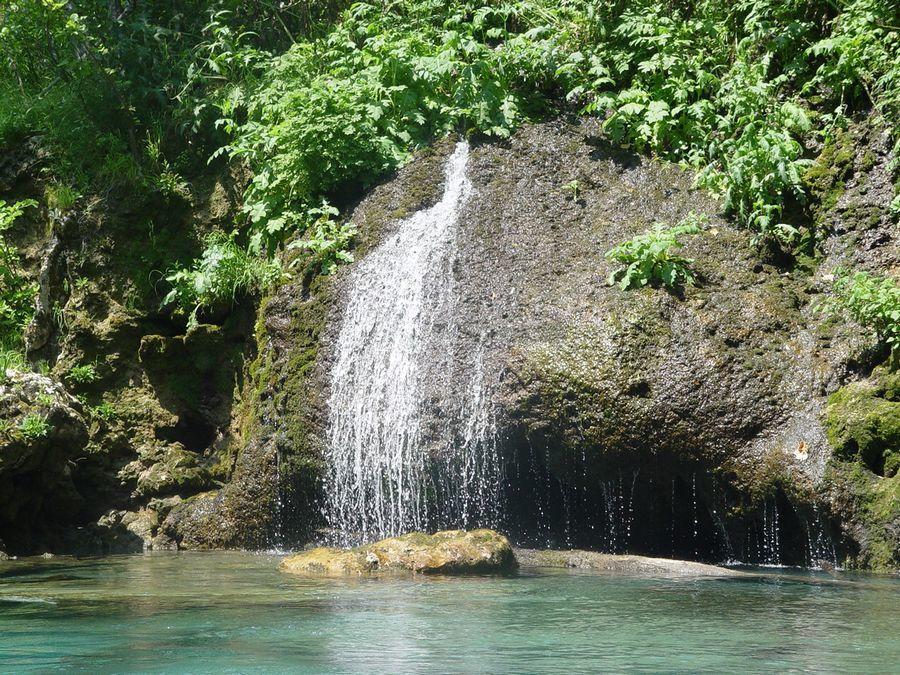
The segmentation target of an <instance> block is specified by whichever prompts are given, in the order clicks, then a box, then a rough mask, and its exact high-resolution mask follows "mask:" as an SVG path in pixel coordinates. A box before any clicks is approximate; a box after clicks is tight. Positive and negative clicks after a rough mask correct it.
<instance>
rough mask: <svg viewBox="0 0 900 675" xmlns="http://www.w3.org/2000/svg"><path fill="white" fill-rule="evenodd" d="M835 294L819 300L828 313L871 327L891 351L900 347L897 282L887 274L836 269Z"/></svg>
mask: <svg viewBox="0 0 900 675" xmlns="http://www.w3.org/2000/svg"><path fill="white" fill-rule="evenodd" d="M833 293H834V295H833V296H831V297H830V298H828V299H827V300H825V301H824V302H823V303H821V305H820V308H821V309H822V310H823V311H825V312H827V313H830V314H837V315H841V316H845V317H848V318H849V319H851V320H852V321H855V322H856V323H858V324H859V325H860V326H863V327H864V328H868V329H870V330H872V331H873V332H874V333H875V335H876V336H877V337H878V339H879V341H881V342H882V343H884V344H885V345H887V346H888V348H889V349H890V350H891V351H892V352H897V351H900V285H898V284H897V282H896V281H895V280H894V279H892V278H890V277H882V276H878V275H875V274H869V273H868V272H855V273H850V272H847V271H843V270H838V272H837V275H836V278H835V281H834V288H833Z"/></svg>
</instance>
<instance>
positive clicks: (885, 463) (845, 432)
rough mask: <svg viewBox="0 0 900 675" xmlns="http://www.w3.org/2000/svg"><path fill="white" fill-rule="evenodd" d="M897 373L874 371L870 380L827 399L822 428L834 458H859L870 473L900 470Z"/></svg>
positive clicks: (888, 475) (885, 474) (853, 385)
mask: <svg viewBox="0 0 900 675" xmlns="http://www.w3.org/2000/svg"><path fill="white" fill-rule="evenodd" d="M898 381H900V373H897V372H893V373H892V372H888V371H887V370H886V369H885V368H882V369H881V371H877V372H876V374H875V375H874V376H873V378H872V379H871V380H868V381H862V382H854V383H851V384H848V385H846V386H844V387H842V388H841V389H839V390H838V391H836V392H835V393H834V394H832V395H831V397H830V398H829V399H828V408H827V412H826V418H825V427H826V430H827V434H828V441H829V443H830V444H831V445H832V447H833V448H834V450H835V453H836V455H837V457H839V458H840V459H844V460H851V461H852V460H854V459H859V460H860V461H862V462H863V463H864V464H865V465H866V467H868V468H869V469H870V470H871V471H872V472H873V473H875V474H877V475H882V476H887V477H890V476H893V475H895V474H896V473H897V470H898V468H900V400H897V392H898V386H897V383H898Z"/></svg>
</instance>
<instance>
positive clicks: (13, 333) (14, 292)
mask: <svg viewBox="0 0 900 675" xmlns="http://www.w3.org/2000/svg"><path fill="white" fill-rule="evenodd" d="M32 206H37V202H35V201H34V200H31V199H26V200H24V201H19V202H14V203H12V204H7V203H6V202H5V201H3V200H2V199H0V348H2V349H12V348H18V347H19V346H20V345H21V342H22V331H23V330H24V329H25V326H26V325H27V324H28V322H29V321H30V320H31V316H32V315H33V314H34V296H35V294H36V293H37V286H36V285H35V284H34V283H32V282H30V281H28V280H27V279H26V278H25V276H24V275H23V274H22V270H21V268H20V266H19V253H18V251H17V250H16V249H15V247H14V246H12V245H11V244H9V243H8V242H7V241H6V238H5V236H4V234H5V232H6V231H7V230H8V229H9V228H11V227H12V225H13V223H14V222H15V221H16V220H17V219H18V218H19V217H20V216H21V215H22V214H23V213H24V212H25V210H26V209H27V208H29V207H32Z"/></svg>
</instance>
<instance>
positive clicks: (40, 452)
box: [0, 370, 88, 550]
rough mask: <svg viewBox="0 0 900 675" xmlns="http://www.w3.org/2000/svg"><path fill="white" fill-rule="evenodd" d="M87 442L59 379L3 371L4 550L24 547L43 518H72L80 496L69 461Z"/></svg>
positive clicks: (0, 490) (0, 466) (0, 488)
mask: <svg viewBox="0 0 900 675" xmlns="http://www.w3.org/2000/svg"><path fill="white" fill-rule="evenodd" d="M87 441H88V430H87V426H86V424H85V420H84V417H83V415H82V406H81V404H80V403H79V402H78V401H77V400H75V399H74V398H73V397H72V396H70V395H69V394H68V393H66V390H65V389H64V388H63V386H62V385H61V384H60V383H59V382H56V381H54V380H52V379H50V378H49V377H45V376H43V375H38V374H36V373H19V372H15V371H11V370H10V371H7V372H6V373H5V376H4V377H3V380H2V381H0V530H2V532H3V534H4V539H5V540H6V543H7V544H8V545H9V547H10V549H9V550H20V549H23V548H26V549H27V547H28V546H29V545H30V543H31V541H32V540H33V539H38V538H39V537H40V535H41V534H42V533H41V532H40V531H39V530H40V527H41V525H42V523H44V522H45V521H47V520H50V521H57V522H59V521H62V522H66V521H68V522H72V521H73V520H74V519H75V518H76V517H77V513H78V510H79V508H80V507H81V505H82V500H81V496H80V495H79V494H78V492H77V491H76V489H75V486H74V484H73V482H72V461H73V460H74V459H75V458H76V457H77V456H79V455H80V454H81V453H82V452H83V451H84V448H85V445H86V443H87ZM36 529H37V530H38V531H36Z"/></svg>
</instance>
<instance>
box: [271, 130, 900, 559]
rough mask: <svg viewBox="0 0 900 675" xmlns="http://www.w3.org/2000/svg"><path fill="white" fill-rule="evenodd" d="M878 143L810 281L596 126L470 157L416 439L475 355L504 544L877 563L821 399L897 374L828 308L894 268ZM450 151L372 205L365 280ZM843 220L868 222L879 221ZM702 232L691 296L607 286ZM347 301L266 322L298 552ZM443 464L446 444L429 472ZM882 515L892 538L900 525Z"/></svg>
mask: <svg viewBox="0 0 900 675" xmlns="http://www.w3.org/2000/svg"><path fill="white" fill-rule="evenodd" d="M883 140H884V139H882V138H881V137H878V138H862V139H860V138H856V139H855V140H853V141H852V142H851V147H852V150H851V152H850V157H851V158H853V157H856V156H860V157H861V156H862V155H863V154H864V153H863V150H862V149H860V148H866V150H865V152H866V153H867V154H866V156H867V158H868V159H867V160H866V161H862V159H859V160H855V159H851V160H849V161H850V163H851V165H850V166H849V167H844V169H842V170H841V173H840V176H839V178H834V177H831V178H829V177H823V176H821V175H818V176H817V177H816V179H817V180H818V181H819V182H818V185H819V187H818V188H817V189H822V190H841V191H843V192H842V196H839V197H834V198H833V199H832V200H831V201H830V205H829V206H825V207H823V210H822V212H820V213H817V214H813V215H812V216H811V217H814V218H817V219H819V220H821V221H823V222H824V220H828V219H829V218H830V219H831V220H830V221H829V222H832V224H833V228H834V229H833V230H832V234H831V235H830V236H828V237H827V239H826V241H824V242H823V243H822V245H821V253H820V255H819V256H818V257H817V258H815V259H808V260H806V259H798V260H794V261H791V260H788V259H785V258H783V257H778V256H775V255H772V254H768V253H766V252H765V251H759V250H756V249H754V247H753V246H752V244H751V241H750V239H751V235H750V233H748V232H746V231H742V230H738V229H735V228H733V227H732V226H730V225H729V223H728V221H727V220H726V219H724V218H723V217H722V215H721V205H720V204H719V203H718V202H717V201H716V200H715V199H714V198H713V197H711V196H710V195H709V194H707V193H705V192H703V191H701V190H698V189H695V188H694V187H693V179H692V176H691V175H690V174H689V173H687V172H684V171H682V170H680V169H679V168H677V167H673V166H670V165H665V164H662V163H657V162H654V161H652V160H649V159H646V158H642V157H639V156H636V155H631V154H627V153H623V152H620V151H618V150H615V149H613V148H611V147H610V146H609V145H608V144H606V142H605V141H603V140H602V138H601V137H600V133H599V129H598V126H597V125H596V124H594V123H592V122H590V121H586V122H581V123H578V124H568V123H564V122H555V123H549V124H543V125H537V126H533V127H529V128H526V129H523V130H521V131H520V132H519V133H517V134H516V135H515V136H514V137H513V138H512V139H510V140H509V142H507V143H504V144H484V145H476V146H474V147H473V148H472V150H471V153H470V162H469V169H468V178H469V180H471V182H472V184H473V186H474V195H473V196H472V197H471V199H469V201H468V202H467V203H466V205H465V206H464V207H463V208H462V212H461V215H460V219H459V222H458V224H457V232H456V235H455V236H456V248H455V252H454V256H455V258H454V260H453V269H454V284H455V289H456V292H457V294H458V298H457V300H456V303H455V305H454V307H453V311H454V312H455V316H454V318H453V321H455V325H456V326H457V327H458V329H457V330H456V333H455V334H454V340H455V342H454V343H453V345H452V347H450V348H449V351H447V349H448V348H447V347H446V344H441V345H437V346H436V350H444V351H443V352H440V353H439V352H438V351H435V353H434V354H433V355H432V356H433V358H432V361H433V362H434V363H438V364H442V365H441V367H440V368H435V369H434V372H433V373H430V374H429V375H428V376H427V379H428V381H427V382H425V383H424V385H423V387H424V391H425V394H424V395H423V398H424V400H426V401H428V402H429V405H430V406H431V411H432V417H433V419H432V420H427V419H426V420H425V421H424V422H423V426H424V427H425V428H431V427H438V426H440V423H441V418H442V416H443V415H445V413H446V411H445V410H443V409H442V407H441V401H442V400H444V399H445V398H446V397H447V396H448V395H449V394H452V393H454V392H456V393H459V392H464V388H465V387H466V382H467V380H466V379H465V378H462V377H456V376H455V375H454V373H457V372H459V373H469V372H471V370H472V369H473V367H474V362H473V359H474V355H475V354H479V355H480V358H481V359H482V364H483V368H484V372H485V378H486V380H488V381H489V383H490V385H489V387H490V394H489V398H490V401H491V405H492V410H491V414H492V420H494V423H495V425H496V430H495V433H496V438H497V442H498V451H497V455H498V458H499V460H498V461H499V462H500V465H501V467H500V471H501V473H502V475H503V481H502V485H503V488H502V489H501V492H500V493H499V494H498V495H497V499H498V502H499V503H501V504H502V507H501V509H500V511H501V512H502V516H501V517H500V520H499V521H498V522H497V523H495V524H496V525H497V526H499V527H500V528H502V529H503V530H504V531H507V532H509V533H510V536H511V537H512V538H513V540H514V541H516V542H517V543H520V544H526V545H535V546H551V547H562V546H580V547H585V548H594V549H600V550H605V551H610V552H623V551H625V550H628V551H635V552H640V553H643V554H647V555H664V556H673V557H682V558H700V559H706V560H723V559H741V560H745V561H749V562H766V563H776V562H779V563H792V564H815V563H816V561H817V560H818V559H820V558H823V559H833V558H834V557H835V555H836V553H837V555H838V557H845V556H851V557H852V556H855V555H857V554H859V555H860V559H861V560H863V561H864V560H865V559H866V556H867V555H868V554H867V553H866V549H867V547H868V544H867V541H868V540H867V539H866V538H865V537H862V536H860V535H859V534H858V532H859V529H858V528H857V529H853V528H844V527H842V525H841V521H842V519H843V518H844V517H846V514H847V512H846V511H842V510H841V507H840V505H839V502H838V501H836V500H835V498H834V494H836V493H839V494H846V490H844V491H842V489H837V490H836V491H835V490H832V489H831V488H830V487H829V485H830V483H829V478H828V477H829V476H830V475H831V473H832V471H831V469H829V467H831V466H833V464H832V462H833V459H832V456H833V447H832V444H831V443H830V442H829V439H828V437H827V434H826V430H825V424H824V421H825V417H826V408H827V407H828V397H829V395H831V394H833V393H834V392H835V391H837V390H838V389H839V388H840V386H841V385H842V384H844V383H846V382H852V381H854V380H862V379H865V378H866V377H867V373H868V372H869V371H870V370H871V368H872V366H873V365H874V364H875V363H877V362H878V360H880V359H883V358H884V353H883V352H879V351H878V350H877V349H875V348H874V341H873V339H872V337H871V336H870V335H869V334H867V333H866V332H865V331H864V330H862V329H860V328H859V327H855V326H853V325H852V324H841V323H840V322H831V321H826V320H824V318H823V316H822V315H821V313H819V312H817V311H816V310H815V305H816V302H817V298H818V297H820V294H821V293H822V292H823V291H825V290H827V289H828V288H829V286H830V283H831V278H832V275H833V273H834V270H835V268H836V267H838V266H840V265H846V264H852V265H854V266H856V267H859V268H863V269H869V270H873V271H882V272H884V271H889V270H890V269H892V268H894V267H896V266H897V264H898V260H900V256H898V244H897V237H896V229H895V228H894V227H893V226H892V224H891V220H890V215H889V210H888V201H889V200H888V197H890V189H889V188H890V186H889V183H888V185H887V188H886V189H882V188H883V187H884V186H883V185H882V183H883V182H884V180H885V176H889V173H886V169H885V166H886V165H887V163H889V161H890V158H891V155H890V150H889V146H887V145H885V143H884V142H883ZM854 144H856V145H854ZM872 148H874V150H873V149H872ZM451 150H452V143H445V144H443V145H438V147H437V149H436V150H435V151H433V152H432V153H431V154H429V155H426V156H424V157H422V158H420V159H419V160H417V161H416V162H414V163H413V164H412V165H411V166H409V167H407V168H406V169H404V170H403V171H401V172H399V174H398V175H397V177H396V178H394V179H393V180H391V181H389V182H386V183H385V184H383V185H381V186H379V187H376V188H375V189H374V190H373V191H372V192H371V193H370V194H369V196H367V197H366V198H365V199H364V200H363V201H362V202H361V204H360V205H359V206H358V207H357V208H356V210H355V212H354V213H353V222H354V223H355V224H356V225H357V226H358V227H359V229H360V237H359V239H360V243H359V248H358V250H357V252H356V254H357V259H361V258H362V257H364V256H365V255H366V253H367V251H369V250H371V249H372V247H373V246H374V245H376V244H377V243H378V242H379V241H380V240H381V238H382V237H384V236H386V234H389V233H390V232H391V231H392V227H394V226H395V225H396V223H397V220H398V218H402V217H403V216H405V215H408V214H409V213H410V212H411V211H414V210H416V209H418V208H421V207H422V206H426V205H430V204H432V203H434V201H435V200H436V199H437V198H438V196H439V195H440V193H441V180H442V178H441V177H442V171H441V167H442V163H443V161H444V160H445V158H446V157H447V156H448V155H449V153H450V152H451ZM854 153H856V154H854ZM824 154H827V153H824V152H823V155H824ZM823 161H826V162H827V160H823ZM572 181H577V184H578V186H579V188H578V192H577V197H576V196H575V195H573V193H572V190H570V189H567V187H566V186H567V185H570V184H571V183H572ZM829 181H830V182H829ZM836 182H840V186H836V185H835V183H836ZM822 186H825V187H822ZM829 186H830V187H829ZM847 200H851V202H852V203H855V202H859V203H860V204H864V208H863V209H862V211H863V212H864V213H865V215H866V217H865V218H864V219H863V220H855V219H853V218H852V217H851V216H852V214H851V209H850V208H849V207H848V202H847ZM854 200H855V202H854ZM886 200H888V201H886ZM691 212H693V213H696V214H699V215H701V216H705V217H706V219H707V222H708V225H707V226H706V228H705V229H704V232H703V233H702V234H700V235H697V236H694V237H689V238H685V240H684V248H683V251H682V253H683V254H684V255H685V256H687V257H689V258H692V259H693V260H694V262H693V269H694V271H695V274H696V275H697V277H698V283H697V285H696V286H691V287H688V288H686V289H684V290H683V291H682V292H678V293H671V292H667V291H665V290H664V289H661V288H652V287H648V288H644V289H642V290H632V291H622V290H621V289H619V288H617V287H611V286H609V285H607V283H606V277H607V275H608V273H609V271H610V266H609V264H608V263H607V261H606V260H605V259H604V253H605V252H606V251H607V250H609V249H610V248H612V247H613V246H614V245H616V244H618V243H620V242H621V241H623V240H626V239H628V238H630V237H632V236H634V235H636V234H638V233H641V232H643V231H644V230H646V229H647V228H649V227H650V226H651V225H652V224H654V223H656V222H666V223H669V224H674V223H676V222H678V221H679V220H680V219H682V218H684V217H685V216H687V215H688V214H689V213H691ZM798 217H802V216H798ZM834 223H837V225H834ZM348 278H349V268H342V269H341V270H340V271H339V272H338V273H337V274H336V275H335V276H333V277H329V278H326V279H321V278H320V279H318V280H317V282H316V284H315V285H314V286H309V285H308V284H306V283H305V282H304V280H303V279H302V278H301V277H297V279H296V281H295V282H293V283H292V284H289V285H287V286H285V287H283V288H282V289H280V290H279V291H278V294H277V296H276V297H275V298H274V300H273V302H272V303H270V305H269V306H268V309H267V310H266V311H265V312H264V314H263V317H264V322H265V325H266V326H267V327H271V329H272V335H273V336H274V337H273V338H272V339H270V340H268V341H266V340H265V338H264V342H263V344H264V345H268V347H261V350H260V351H261V353H265V350H266V349H269V351H268V354H269V360H268V361H267V367H268V368H269V369H268V370H267V371H266V372H267V373H268V376H269V378H270V379H269V383H270V384H269V386H268V387H264V388H267V389H268V392H267V394H266V396H265V398H266V399H267V401H268V403H267V405H266V406H265V408H264V409H265V410H266V414H265V415H263V416H261V417H260V419H263V420H264V421H263V422H262V424H261V425H260V426H259V427H258V432H260V433H263V434H267V435H268V437H269V438H270V439H272V443H273V445H272V447H273V450H272V452H273V453H274V454H276V455H277V456H278V457H280V458H281V462H282V463H281V466H282V467H293V468H294V469H296V471H295V472H294V473H293V474H291V475H293V476H294V477H293V478H290V479H289V481H293V482H295V483H299V484H300V485H302V486H303V487H302V489H300V490H298V491H297V492H296V493H294V494H293V495H292V496H291V497H290V498H289V499H288V500H287V501H286V504H287V506H286V508H285V511H284V513H282V515H281V518H282V520H281V525H282V527H285V530H286V531H287V532H292V531H297V530H296V528H295V527H293V526H292V525H291V523H290V519H291V518H293V519H294V522H302V523H304V526H303V528H301V529H302V531H303V532H308V531H309V529H311V528H310V526H309V524H308V523H309V517H310V515H312V517H313V518H315V514H316V510H315V509H314V508H310V507H309V506H308V505H309V504H310V503H312V504H314V503H315V500H316V499H317V498H320V495H319V496H317V495H316V487H317V486H320V485H321V483H320V482H318V480H317V479H318V478H319V476H320V475H321V470H322V453H323V448H324V444H325V434H324V426H325V419H326V415H325V410H326V405H325V402H326V401H327V396H328V373H329V372H330V368H331V364H332V363H333V360H334V354H333V352H332V351H331V350H332V346H333V345H334V343H335V337H336V335H337V331H338V327H339V324H340V318H341V312H342V308H343V306H344V303H345V302H346V298H347V292H348V286H347V284H348ZM437 321H439V322H444V323H446V324H449V323H452V322H453V321H451V318H450V317H438V319H437ZM446 363H450V364H451V366H450V367H449V368H444V367H443V364H446ZM266 418H267V419H269V420H277V421H278V422H277V425H276V424H273V423H272V422H266V421H265V419H266ZM445 448H446V445H444V446H442V445H441V443H439V442H436V443H435V444H434V448H433V449H432V453H433V456H434V458H435V462H436V463H439V462H440V461H441V456H442V453H445V452H446V449H445ZM287 473H288V472H286V473H282V477H284V476H285V475H287ZM298 476H299V477H300V478H297V477H298ZM873 480H874V479H873ZM292 506H298V510H297V511H296V512H295V511H292ZM301 507H302V508H301ZM886 508H887V510H888V511H889V514H888V516H887V518H888V520H890V519H892V518H896V517H897V510H896V509H894V510H891V509H893V507H889V508H888V507H886ZM303 509H305V510H303ZM300 514H305V515H300ZM885 531H893V530H892V529H891V528H890V527H888V528H887V530H885ZM885 536H889V535H885ZM298 538H299V539H301V540H302V539H303V538H304V536H300V537H298ZM882 538H883V537H882ZM891 559H892V556H890V555H889V556H887V560H891ZM895 564H897V563H896V561H895V562H888V563H887V566H891V565H895Z"/></svg>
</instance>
